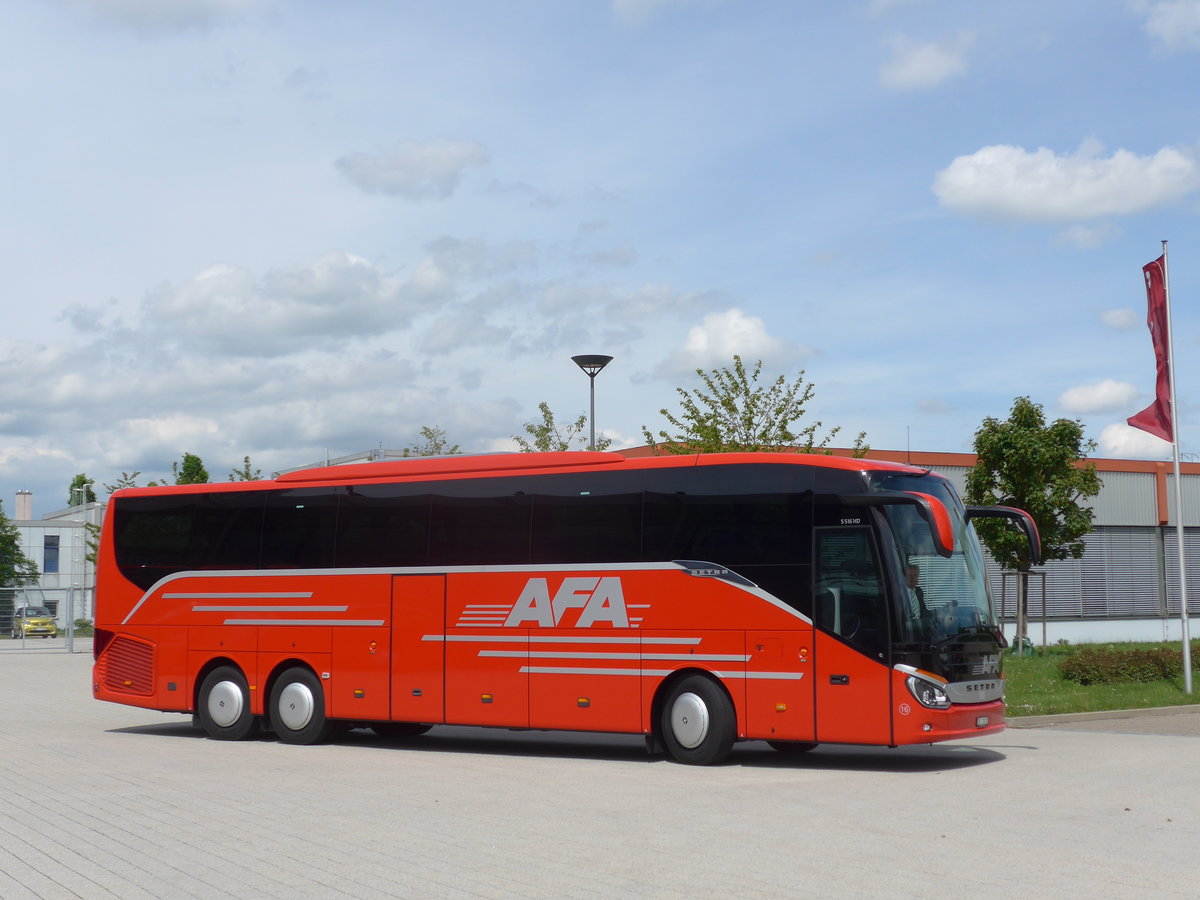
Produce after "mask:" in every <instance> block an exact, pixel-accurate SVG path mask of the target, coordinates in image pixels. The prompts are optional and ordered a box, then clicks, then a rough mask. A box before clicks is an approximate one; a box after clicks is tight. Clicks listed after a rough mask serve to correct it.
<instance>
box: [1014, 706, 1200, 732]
mask: <svg viewBox="0 0 1200 900" xmlns="http://www.w3.org/2000/svg"><path fill="white" fill-rule="evenodd" d="M1179 715H1194V716H1200V704H1192V705H1188V706H1153V707H1148V708H1146V709H1102V710H1099V711H1097V712H1080V713H1057V714H1055V715H1049V716H1014V717H1010V718H1009V719H1008V723H1007V724H1008V727H1009V728H1042V727H1044V726H1046V725H1070V724H1071V723H1072V722H1094V721H1098V720H1104V719H1140V718H1145V717H1149V716H1179Z"/></svg>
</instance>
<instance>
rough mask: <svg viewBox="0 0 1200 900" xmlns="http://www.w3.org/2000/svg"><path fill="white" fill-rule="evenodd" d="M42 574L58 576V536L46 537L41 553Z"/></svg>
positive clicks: (50, 535)
mask: <svg viewBox="0 0 1200 900" xmlns="http://www.w3.org/2000/svg"><path fill="white" fill-rule="evenodd" d="M42 574H43V575H57V574H58V535H57V534H48V535H46V541H45V544H44V545H43V551H42Z"/></svg>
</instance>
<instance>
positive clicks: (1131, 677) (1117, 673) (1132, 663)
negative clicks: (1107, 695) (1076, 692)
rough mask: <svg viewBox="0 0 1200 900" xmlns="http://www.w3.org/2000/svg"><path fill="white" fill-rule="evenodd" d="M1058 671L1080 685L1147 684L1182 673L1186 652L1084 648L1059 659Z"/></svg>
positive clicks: (1176, 676) (1161, 649) (1157, 648)
mask: <svg viewBox="0 0 1200 900" xmlns="http://www.w3.org/2000/svg"><path fill="white" fill-rule="evenodd" d="M1058 672H1059V674H1060V675H1062V677H1063V678H1065V679H1067V680H1068V681H1074V682H1077V683H1078V684H1118V683H1120V682H1137V683H1139V684H1147V683H1149V682H1153V681H1161V680H1162V679H1164V678H1178V677H1179V676H1180V675H1182V674H1183V653H1182V652H1181V651H1179V650H1174V649H1169V648H1166V647H1148V648H1135V649H1131V650H1118V649H1115V648H1112V647H1084V648H1082V649H1080V650H1078V651H1077V652H1075V653H1072V654H1071V655H1070V656H1068V657H1066V658H1065V659H1064V660H1063V661H1062V662H1060V663H1059V664H1058Z"/></svg>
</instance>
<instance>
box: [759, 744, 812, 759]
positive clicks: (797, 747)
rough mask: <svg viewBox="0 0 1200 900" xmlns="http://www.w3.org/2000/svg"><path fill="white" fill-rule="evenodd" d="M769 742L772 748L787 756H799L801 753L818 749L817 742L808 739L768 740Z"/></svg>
mask: <svg viewBox="0 0 1200 900" xmlns="http://www.w3.org/2000/svg"><path fill="white" fill-rule="evenodd" d="M767 743H768V744H770V745H771V749H773V750H777V751H779V752H780V753H782V754H784V755H786V756H799V755H800V754H801V753H807V752H808V751H809V750H816V749H817V745H816V744H814V743H810V742H808V741H767Z"/></svg>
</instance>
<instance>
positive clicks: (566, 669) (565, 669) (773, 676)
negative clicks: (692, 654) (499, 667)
mask: <svg viewBox="0 0 1200 900" xmlns="http://www.w3.org/2000/svg"><path fill="white" fill-rule="evenodd" d="M520 671H521V672H525V673H528V674H530V675H652V676H656V677H657V676H661V677H666V676H667V675H673V674H674V673H675V671H677V670H675V669H589V668H584V667H581V666H521V669H520ZM712 674H714V675H716V676H717V677H719V678H759V679H763V680H767V681H799V680H800V679H801V678H803V677H804V673H803V672H713V673H712Z"/></svg>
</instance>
